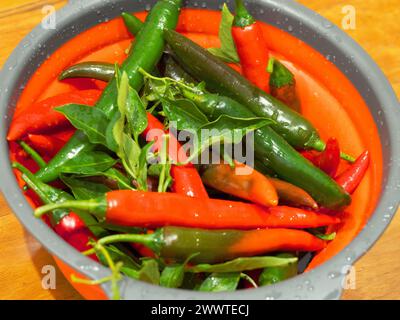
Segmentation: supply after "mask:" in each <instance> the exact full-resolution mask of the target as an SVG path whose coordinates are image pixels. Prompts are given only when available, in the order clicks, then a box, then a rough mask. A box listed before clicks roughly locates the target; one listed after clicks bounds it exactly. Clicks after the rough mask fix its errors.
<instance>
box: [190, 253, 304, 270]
mask: <svg viewBox="0 0 400 320" xmlns="http://www.w3.org/2000/svg"><path fill="white" fill-rule="evenodd" d="M294 262H297V258H279V257H270V256H267V257H250V258H237V259H234V260H231V261H228V262H225V263H220V264H198V265H196V266H193V267H186V271H187V272H195V273H198V272H241V271H246V270H255V269H262V268H266V267H279V266H287V265H288V264H290V263H294Z"/></svg>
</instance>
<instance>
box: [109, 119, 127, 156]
mask: <svg viewBox="0 0 400 320" xmlns="http://www.w3.org/2000/svg"><path fill="white" fill-rule="evenodd" d="M115 127H117V128H115ZM121 129H123V127H121V113H120V112H119V111H116V112H115V114H114V115H113V117H112V119H111V121H110V123H109V124H108V126H107V128H106V144H107V147H108V148H109V149H110V150H111V151H114V152H117V150H118V143H117V141H116V140H115V135H114V133H115V132H114V130H118V137H119V135H120V132H119V130H121Z"/></svg>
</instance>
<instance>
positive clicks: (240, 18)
mask: <svg viewBox="0 0 400 320" xmlns="http://www.w3.org/2000/svg"><path fill="white" fill-rule="evenodd" d="M235 5H236V16H235V20H234V22H233V23H234V25H235V26H237V27H242V28H244V27H247V26H250V25H252V24H253V23H255V20H254V18H253V17H252V16H251V14H250V13H249V12H248V11H247V9H246V7H245V5H244V4H243V0H235Z"/></svg>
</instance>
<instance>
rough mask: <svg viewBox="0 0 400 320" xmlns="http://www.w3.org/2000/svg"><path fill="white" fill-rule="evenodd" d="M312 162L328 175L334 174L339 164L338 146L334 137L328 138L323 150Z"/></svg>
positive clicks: (332, 175)
mask: <svg viewBox="0 0 400 320" xmlns="http://www.w3.org/2000/svg"><path fill="white" fill-rule="evenodd" d="M314 163H315V164H316V166H317V167H318V168H320V169H321V170H322V171H324V172H325V173H326V174H328V175H329V176H331V177H334V176H335V175H336V172H337V170H338V168H339V164H340V147H339V143H338V141H337V140H336V139H335V138H329V139H328V141H327V142H326V147H325V150H324V151H322V152H321V153H320V154H319V155H318V156H317V157H316V158H315V160H314Z"/></svg>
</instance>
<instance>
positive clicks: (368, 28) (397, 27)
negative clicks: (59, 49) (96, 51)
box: [0, 0, 400, 299]
mask: <svg viewBox="0 0 400 320" xmlns="http://www.w3.org/2000/svg"><path fill="white" fill-rule="evenodd" d="M300 2H301V3H303V4H304V5H306V6H308V7H309V8H311V9H313V10H315V11H317V12H319V13H320V14H321V15H323V16H325V17H326V18H328V19H329V20H331V21H332V22H334V23H336V24H337V25H339V26H340V25H341V21H342V18H343V14H342V8H343V6H345V5H353V6H354V7H355V9H356V14H357V15H356V18H357V20H356V29H355V30H348V31H346V32H348V34H349V35H350V36H351V37H353V38H354V39H355V40H356V41H358V42H359V43H360V44H361V45H362V46H363V47H364V49H366V50H367V52H368V53H369V54H370V55H371V56H372V57H373V58H374V59H375V61H376V62H377V63H378V64H379V65H380V67H381V68H382V70H383V71H384V72H385V74H386V75H387V77H388V78H389V80H390V81H391V83H392V85H393V87H394V89H395V90H396V92H397V95H398V96H399V95H400V37H399V35H400V24H399V23H398V22H399V21H400V7H399V6H398V0H345V1H342V0H309V1H306V0H301V1H300ZM65 3H66V1H65V0H36V1H35V0H2V1H1V3H0V39H1V42H0V44H1V45H0V67H1V66H2V65H3V63H4V62H5V60H6V59H7V57H8V55H9V54H10V53H11V52H12V50H13V49H14V48H15V46H16V45H17V44H18V42H19V41H20V40H21V39H22V38H23V37H24V36H25V35H26V34H27V33H28V32H29V31H30V30H31V29H32V28H33V27H34V26H35V25H37V24H38V23H39V22H40V21H41V19H42V18H43V14H42V12H41V10H42V7H43V6H44V5H47V4H51V5H54V6H55V7H56V8H59V7H61V6H63V5H64V4H65ZM399 234H400V215H399V214H398V215H397V216H396V217H395V218H394V220H393V222H392V224H391V225H390V227H389V228H388V230H387V231H386V232H385V234H384V236H383V237H382V238H381V239H380V240H379V241H378V242H377V244H376V245H375V246H374V248H373V249H372V250H370V251H369V252H368V253H367V254H366V255H365V256H364V257H363V258H362V259H361V260H359V262H358V263H357V264H356V265H355V267H356V289H355V290H346V291H345V292H344V294H343V298H344V299H399V298H400V274H399V271H400V242H399ZM0 255H1V259H0V288H1V289H0V299H80V298H81V297H80V296H79V294H77V293H76V292H75V291H74V289H73V288H72V287H71V286H70V285H69V283H68V282H67V281H66V280H65V279H64V278H63V277H62V275H61V274H60V272H57V288H56V289H55V290H44V289H43V288H42V286H41V280H42V276H43V275H42V273H41V271H42V268H43V266H45V265H49V264H54V262H53V260H52V258H51V256H50V255H49V254H48V253H47V252H46V251H45V250H44V249H43V247H42V246H41V245H40V244H39V243H38V242H37V241H36V240H35V239H34V238H33V237H32V236H31V235H29V234H28V233H27V232H25V231H24V229H23V228H22V226H21V225H20V223H19V222H18V221H17V219H16V218H15V216H14V215H13V213H12V212H11V210H10V209H9V207H8V206H7V204H6V203H5V201H4V199H3V197H2V196H1V195H0Z"/></svg>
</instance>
